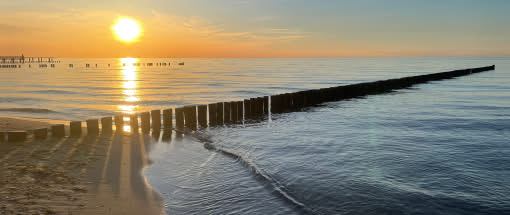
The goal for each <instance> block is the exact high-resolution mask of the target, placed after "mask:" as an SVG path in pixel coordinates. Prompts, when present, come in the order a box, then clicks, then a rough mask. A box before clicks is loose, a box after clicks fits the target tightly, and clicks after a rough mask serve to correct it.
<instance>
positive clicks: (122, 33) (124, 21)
mask: <svg viewBox="0 0 510 215" xmlns="http://www.w3.org/2000/svg"><path fill="white" fill-rule="evenodd" d="M112 29H113V31H114V32H115V35H117V38H118V39H119V40H121V41H125V42H133V41H135V40H136V38H138V36H140V33H141V32H142V30H141V29H140V26H139V25H138V23H137V22H136V21H135V20H132V19H129V18H121V19H119V20H117V23H116V24H115V25H114V26H113V28H112Z"/></svg>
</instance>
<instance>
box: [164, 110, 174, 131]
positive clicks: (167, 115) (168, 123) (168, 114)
mask: <svg viewBox="0 0 510 215" xmlns="http://www.w3.org/2000/svg"><path fill="white" fill-rule="evenodd" d="M172 119H173V117H172V108H170V109H165V110H163V127H164V128H165V130H170V129H172Z"/></svg>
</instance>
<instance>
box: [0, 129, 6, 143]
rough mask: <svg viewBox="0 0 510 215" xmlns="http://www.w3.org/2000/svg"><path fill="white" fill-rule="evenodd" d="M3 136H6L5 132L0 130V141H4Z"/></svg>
mask: <svg viewBox="0 0 510 215" xmlns="http://www.w3.org/2000/svg"><path fill="white" fill-rule="evenodd" d="M5 136H6V135H5V132H3V131H0V143H2V142H4V140H5Z"/></svg>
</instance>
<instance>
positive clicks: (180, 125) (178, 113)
mask: <svg viewBox="0 0 510 215" xmlns="http://www.w3.org/2000/svg"><path fill="white" fill-rule="evenodd" d="M175 128H176V129H177V130H179V131H182V130H183V129H184V111H183V108H182V107H179V108H175Z"/></svg>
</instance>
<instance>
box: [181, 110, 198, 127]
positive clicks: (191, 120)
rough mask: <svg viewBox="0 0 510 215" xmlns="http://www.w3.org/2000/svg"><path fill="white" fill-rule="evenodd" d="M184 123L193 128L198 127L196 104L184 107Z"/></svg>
mask: <svg viewBox="0 0 510 215" xmlns="http://www.w3.org/2000/svg"><path fill="white" fill-rule="evenodd" d="M184 124H185V126H186V128H189V129H191V130H196V129H197V122H196V106H186V107H184Z"/></svg>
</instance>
